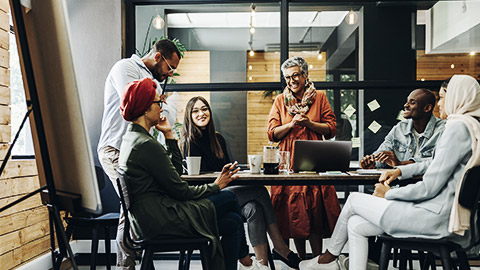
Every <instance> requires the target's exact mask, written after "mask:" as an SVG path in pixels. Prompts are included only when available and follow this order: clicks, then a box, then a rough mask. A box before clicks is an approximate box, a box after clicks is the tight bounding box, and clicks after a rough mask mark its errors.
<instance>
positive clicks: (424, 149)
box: [360, 89, 445, 169]
mask: <svg viewBox="0 0 480 270" xmlns="http://www.w3.org/2000/svg"><path fill="white" fill-rule="evenodd" d="M435 102H436V98H435V95H434V94H433V93H432V91H430V90H428V89H416V90H414V91H412V92H411V93H410V95H409V96H408V97H407V102H406V103H405V105H404V106H403V107H404V114H403V116H404V117H405V118H406V120H402V121H400V122H399V123H398V124H397V125H395V126H394V127H393V128H392V130H391V131H390V132H389V133H388V135H387V136H386V137H385V140H384V142H383V143H382V144H381V145H380V147H378V149H377V150H376V151H375V152H374V153H373V154H372V155H366V156H365V157H363V158H362V159H361V160H360V166H361V167H362V168H363V169H372V168H386V167H389V166H390V167H395V166H399V165H407V164H410V163H416V162H421V161H425V160H427V159H431V158H432V156H433V150H434V148H435V144H436V142H437V140H438V138H440V136H441V134H442V133H443V129H444V126H445V120H441V119H438V118H436V117H435V116H434V115H433V113H432V112H433V109H434V107H435Z"/></svg>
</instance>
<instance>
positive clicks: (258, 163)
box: [248, 155, 262, 173]
mask: <svg viewBox="0 0 480 270" xmlns="http://www.w3.org/2000/svg"><path fill="white" fill-rule="evenodd" d="M248 164H249V166H250V172H251V173H260V168H261V167H262V155H248Z"/></svg>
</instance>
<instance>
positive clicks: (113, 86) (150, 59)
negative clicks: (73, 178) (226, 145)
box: [97, 39, 181, 270]
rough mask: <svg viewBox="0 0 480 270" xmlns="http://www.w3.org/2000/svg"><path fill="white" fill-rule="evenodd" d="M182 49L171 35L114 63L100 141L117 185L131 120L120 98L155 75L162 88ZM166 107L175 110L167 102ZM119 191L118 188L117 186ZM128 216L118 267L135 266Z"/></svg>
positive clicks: (119, 240)
mask: <svg viewBox="0 0 480 270" xmlns="http://www.w3.org/2000/svg"><path fill="white" fill-rule="evenodd" d="M180 58H181V53H180V51H179V50H178V48H177V46H176V45H175V43H173V42H172V41H171V40H168V39H162V40H159V41H158V42H156V43H155V45H154V46H153V48H152V49H151V50H150V52H149V53H148V54H147V55H145V56H144V57H142V58H140V57H139V56H137V55H135V54H134V55H132V57H130V58H125V59H122V60H120V61H118V62H117V63H115V65H114V66H113V67H112V69H111V70H110V73H109V74H108V76H107V79H106V81H105V93H104V111H103V118H102V132H101V135H100V140H99V142H98V148H97V151H98V159H99V160H100V163H101V164H102V167H103V170H104V171H105V173H106V174H107V175H108V177H109V178H110V180H111V181H112V183H113V186H114V187H115V189H116V187H117V185H116V179H117V178H118V174H117V171H116V169H117V168H118V156H119V154H120V150H119V149H120V144H121V142H122V137H123V135H124V134H125V131H126V129H127V125H128V123H127V122H126V121H125V120H123V118H122V115H121V114H120V99H121V97H122V94H123V89H124V87H125V86H126V85H127V84H128V83H130V82H132V81H135V80H140V79H143V78H147V77H148V78H151V79H154V81H155V83H157V86H158V87H157V89H162V88H161V87H160V85H159V82H162V81H164V80H166V79H168V77H170V76H173V74H174V73H175V70H176V68H177V66H178V63H179V62H180ZM163 109H164V111H167V114H168V110H169V109H170V110H172V109H173V108H168V106H164V108H163ZM117 194H118V190H117ZM124 222H125V219H124V217H123V213H120V220H119V224H118V229H117V238H116V242H117V269H128V270H132V269H135V254H134V253H132V252H131V251H129V250H128V249H126V247H125V246H124V245H123V228H124Z"/></svg>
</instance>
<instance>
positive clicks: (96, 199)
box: [10, 0, 102, 214]
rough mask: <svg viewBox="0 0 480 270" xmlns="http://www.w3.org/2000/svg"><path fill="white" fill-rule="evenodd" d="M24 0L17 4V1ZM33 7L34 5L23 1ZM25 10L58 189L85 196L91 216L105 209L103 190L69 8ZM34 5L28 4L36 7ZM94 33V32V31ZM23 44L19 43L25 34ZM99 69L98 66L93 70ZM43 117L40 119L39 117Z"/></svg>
mask: <svg viewBox="0 0 480 270" xmlns="http://www.w3.org/2000/svg"><path fill="white" fill-rule="evenodd" d="M14 1H19V0H11V3H10V4H11V5H12V2H14ZM21 2H22V3H23V2H25V3H28V2H29V1H21ZM30 3H31V6H30V7H28V8H27V7H24V6H23V7H22V12H21V16H22V17H23V20H24V23H25V24H24V31H25V32H26V37H27V44H28V52H29V53H30V59H31V63H32V69H33V77H34V79H35V86H36V90H37V93H38V101H39V108H40V112H41V113H40V115H41V120H42V123H43V127H44V130H45V137H46V144H47V149H48V157H49V160H50V163H51V167H52V173H53V180H54V183H55V188H56V189H57V191H62V192H66V193H73V194H79V195H81V196H82V200H81V207H82V208H83V209H84V210H85V211H88V212H91V213H96V214H99V213H101V211H102V204H101V200H100V192H99V190H98V185H97V179H96V175H95V168H94V162H93V155H92V150H91V149H92V147H91V145H90V141H89V137H88V136H87V134H88V132H87V130H86V128H87V126H86V125H85V122H84V119H85V117H84V115H83V112H82V107H81V104H80V98H79V94H78V88H77V81H76V78H75V69H74V66H73V60H72V55H71V49H70V42H69V40H70V39H69V35H70V34H74V33H68V29H69V27H68V20H67V19H66V14H67V9H66V3H65V1H64V0H42V1H31V2H30ZM30 3H28V4H30ZM17 16H18V15H17V14H15V13H14V12H12V17H13V22H14V30H15V33H20V32H19V31H22V29H20V27H21V26H19V25H18V23H17V21H18V20H19V18H17ZM92 31H94V29H92ZM16 36H17V44H19V35H16ZM17 47H18V48H19V56H20V64H21V66H22V75H23V81H24V87H25V94H26V98H27V100H29V99H30V98H31V93H30V91H31V90H32V89H29V87H28V83H27V78H26V72H25V67H26V63H28V61H27V59H24V56H23V55H22V50H25V48H22V47H21V46H20V44H19V45H18V46H17ZM92 68H94V67H92ZM35 117H37V118H38V116H35V115H33V114H31V116H30V124H31V127H32V135H33V136H32V137H33V143H34V148H35V156H36V162H37V168H38V173H39V179H40V184H41V185H45V184H46V178H45V173H44V168H43V164H44V162H45V161H44V160H42V156H41V153H40V144H39V143H40V142H39V139H38V134H39V133H38V132H37V131H38V130H39V129H38V128H37V126H36V125H35ZM38 119H39V118H38Z"/></svg>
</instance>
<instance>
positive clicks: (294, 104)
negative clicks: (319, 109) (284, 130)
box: [283, 81, 317, 115]
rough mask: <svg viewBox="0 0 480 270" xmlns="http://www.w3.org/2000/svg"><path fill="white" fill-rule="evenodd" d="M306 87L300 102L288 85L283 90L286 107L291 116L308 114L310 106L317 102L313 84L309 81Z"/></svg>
mask: <svg viewBox="0 0 480 270" xmlns="http://www.w3.org/2000/svg"><path fill="white" fill-rule="evenodd" d="M305 87H306V89H305V93H303V97H302V100H301V101H300V102H298V101H297V98H296V97H295V96H294V95H293V91H292V90H290V88H289V87H288V85H287V86H286V87H285V89H284V90H283V98H284V102H285V106H286V107H287V110H288V113H289V114H290V115H296V114H299V113H303V114H307V112H308V110H310V106H312V104H313V103H314V102H315V98H316V97H317V92H316V89H315V86H314V85H313V83H311V82H308V81H307V84H306V85H305Z"/></svg>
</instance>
